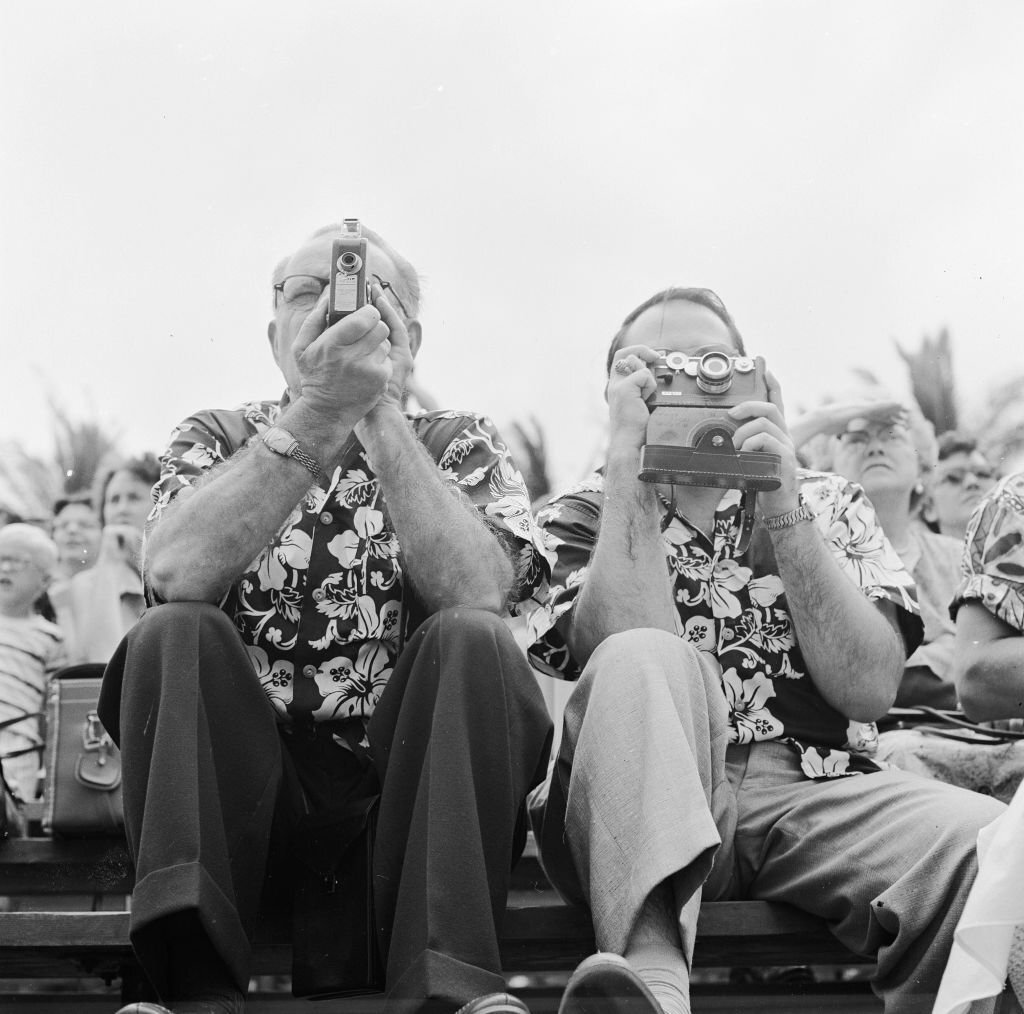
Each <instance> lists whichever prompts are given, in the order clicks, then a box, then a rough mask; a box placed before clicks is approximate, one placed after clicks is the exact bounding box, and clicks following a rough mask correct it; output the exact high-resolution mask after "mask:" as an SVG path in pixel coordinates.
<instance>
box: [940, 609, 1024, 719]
mask: <svg viewBox="0 0 1024 1014" xmlns="http://www.w3.org/2000/svg"><path fill="white" fill-rule="evenodd" d="M953 682H954V683H955V684H956V691H957V696H958V697H959V699H960V706H961V707H962V708H963V709H964V714H966V715H967V717H968V718H970V719H972V720H973V721H975V722H992V721H996V720H998V719H1003V718H1021V717H1024V637H1022V636H1021V635H1020V633H1019V632H1018V631H1016V630H1015V629H1014V628H1013V627H1011V626H1010V625H1009V624H1007V623H1006V622H1005V621H1003V620H1001V619H999V618H998V617H996V616H993V615H992V614H990V613H989V612H988V611H987V610H986V609H985V607H984V606H983V605H981V604H980V603H978V602H967V603H965V604H964V605H963V606H961V608H960V613H959V615H958V616H957V622H956V646H955V648H954V652H953Z"/></svg>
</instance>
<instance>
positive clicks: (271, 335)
mask: <svg viewBox="0 0 1024 1014" xmlns="http://www.w3.org/2000/svg"><path fill="white" fill-rule="evenodd" d="M275 338H277V321H276V320H272V321H271V322H270V323H269V324H268V325H267V341H269V342H270V351H271V353H272V354H273V356H274V360H275V362H276V360H277V346H276V345H275V344H274V339H275Z"/></svg>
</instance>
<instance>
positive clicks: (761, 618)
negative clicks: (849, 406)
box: [530, 471, 921, 778]
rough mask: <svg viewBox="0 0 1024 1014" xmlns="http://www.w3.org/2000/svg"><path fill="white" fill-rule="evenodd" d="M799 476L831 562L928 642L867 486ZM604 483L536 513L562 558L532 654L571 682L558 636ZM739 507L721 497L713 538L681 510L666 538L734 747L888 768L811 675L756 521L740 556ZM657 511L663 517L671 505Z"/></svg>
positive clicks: (691, 637) (808, 768)
mask: <svg viewBox="0 0 1024 1014" xmlns="http://www.w3.org/2000/svg"><path fill="white" fill-rule="evenodd" d="M799 480H800V487H801V493H802V495H803V498H804V501H805V502H806V503H807V504H808V506H809V507H810V508H811V510H812V511H813V512H814V514H815V515H816V519H815V522H814V524H815V525H816V526H817V528H818V531H819V532H820V533H821V536H822V538H823V539H824V540H825V542H826V544H827V545H828V547H829V549H830V550H831V552H832V555H833V557H834V558H835V559H836V560H837V561H838V563H839V565H840V567H841V569H842V570H843V572H844V573H845V574H846V575H847V576H848V577H849V578H850V580H852V581H853V582H854V583H855V584H856V585H857V586H858V587H859V588H860V589H861V590H862V591H863V593H864V594H865V595H866V596H867V597H868V598H869V599H872V600H875V601H883V600H884V601H889V602H893V603H895V605H896V606H897V607H898V613H899V615H900V623H901V626H902V628H903V634H904V639H905V640H906V641H907V650H908V652H909V651H912V650H913V649H914V648H915V647H916V646H917V644H918V643H919V642H920V639H921V624H920V620H919V618H918V616H917V611H918V610H917V602H916V599H915V595H914V586H913V581H912V579H911V577H910V575H909V574H908V573H907V571H906V569H905V568H904V566H903V564H902V562H901V561H900V558H899V557H898V556H897V555H896V552H895V551H894V550H893V549H892V547H891V546H890V545H889V543H888V541H886V539H885V537H884V536H883V534H882V529H881V527H880V526H879V524H878V521H877V519H876V517H875V512H874V509H873V508H872V507H871V505H870V503H869V502H868V501H867V499H866V498H865V496H864V493H863V490H861V488H860V487H859V486H856V485H854V484H852V483H850V482H847V481H846V480H845V479H843V478H841V477H839V476H836V475H827V474H824V473H819V472H804V471H801V472H800V473H799ZM603 485H604V482H603V477H602V476H601V475H600V474H595V475H594V476H593V477H592V478H590V479H589V480H587V481H586V482H584V483H581V484H580V485H578V486H577V487H575V488H574V489H573V490H571V491H570V492H569V493H567V494H565V495H563V496H561V497H559V498H557V499H556V500H554V501H553V502H552V503H550V504H548V505H547V506H546V507H544V508H542V509H541V511H540V512H539V514H538V520H539V522H540V525H541V527H542V528H543V530H544V535H545V538H546V540H547V541H548V544H549V545H550V546H551V548H553V549H554V550H555V552H556V553H557V562H556V564H555V567H554V572H553V574H552V578H551V587H550V589H549V593H548V596H547V600H546V602H545V603H544V606H543V607H542V608H541V609H539V610H537V611H536V612H535V613H534V614H533V616H532V617H531V620H530V633H531V641H532V644H531V647H530V657H531V661H532V662H533V663H534V664H535V665H536V666H537V668H539V669H540V670H541V671H542V672H546V673H548V674H550V675H553V676H561V677H563V678H566V679H575V678H577V677H578V676H579V674H580V668H579V665H578V663H577V662H576V660H575V659H574V658H573V657H572V654H571V653H570V651H569V648H568V646H567V645H566V642H565V640H564V636H563V634H564V631H565V630H566V628H567V626H568V623H569V622H570V620H571V616H570V615H569V614H570V611H571V610H572V608H573V604H574V603H575V601H576V597H577V595H578V594H579V590H580V588H581V587H582V585H583V583H584V582H585V581H586V579H587V570H588V565H589V560H590V555H591V553H592V551H593V549H594V546H595V545H596V542H597V534H598V529H599V526H600V508H601V502H602V498H603ZM741 503H742V498H741V495H740V493H739V492H738V491H736V490H729V491H727V492H726V493H725V494H724V496H723V498H722V501H721V503H720V504H719V507H718V510H717V512H716V515H715V527H714V538H713V540H709V539H708V538H707V537H706V536H705V535H704V534H703V533H701V532H700V531H698V530H697V529H695V528H693V527H691V526H690V525H689V524H688V523H687V522H686V521H685V520H683V519H682V518H681V517H680V516H679V515H678V514H673V516H672V519H671V521H669V522H668V524H667V526H666V528H665V530H664V534H663V536H662V538H663V542H664V547H665V561H666V565H667V566H668V569H669V574H670V575H671V578H672V584H673V588H674V592H675V598H676V605H677V616H676V632H677V633H678V635H679V636H680V637H683V638H685V639H687V640H688V641H690V642H691V644H693V645H694V647H696V648H698V649H700V650H701V651H706V652H708V653H710V654H712V655H714V656H715V658H716V659H717V661H718V663H719V666H720V667H721V673H722V676H721V678H722V693H723V694H724V695H725V699H726V702H727V704H728V707H729V716H730V724H731V729H730V738H731V740H732V742H734V743H750V742H754V741H756V740H769V739H778V740H781V741H783V742H785V743H787V744H788V745H790V746H791V747H792V748H793V749H794V750H795V751H796V752H797V753H798V754H799V755H800V759H801V765H802V768H803V771H804V773H805V774H806V775H807V776H808V777H809V778H827V777H837V776H841V775H849V774H859V773H864V772H869V771H877V770H879V767H880V766H881V765H879V764H876V763H875V762H873V761H872V760H870V759H869V757H868V753H870V752H871V748H872V747H873V745H874V744H873V737H874V735H875V734H874V730H873V727H871V726H870V725H869V726H867V727H864V726H862V725H861V724H860V723H851V722H848V720H847V719H846V718H845V717H843V716H842V715H841V714H840V713H839V712H838V711H836V710H835V709H834V708H833V707H832V706H831V705H829V704H828V703H827V702H826V701H825V699H824V698H823V697H822V696H821V694H820V693H819V692H818V690H817V688H816V687H815V685H814V682H813V681H812V680H811V678H810V677H809V676H808V675H807V673H806V668H805V665H804V660H803V656H802V654H801V652H800V645H799V644H798V643H797V640H796V636H795V633H794V630H793V625H792V622H791V620H790V616H789V610H788V607H787V605H786V594H785V590H784V589H783V587H782V581H781V579H780V578H779V576H778V567H777V565H776V562H775V556H774V552H773V549H772V544H771V540H770V538H769V536H768V532H767V531H766V530H765V529H764V528H763V527H762V526H761V525H760V524H757V525H755V527H754V531H753V536H752V538H751V542H750V545H749V547H748V548H747V550H746V552H745V553H744V554H743V555H742V556H739V557H738V556H737V555H736V546H737V543H738V540H739V534H740V526H741V521H742V514H741ZM662 510H663V514H667V508H666V507H664V506H663V507H662Z"/></svg>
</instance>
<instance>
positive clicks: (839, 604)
mask: <svg viewBox="0 0 1024 1014" xmlns="http://www.w3.org/2000/svg"><path fill="white" fill-rule="evenodd" d="M771 535H772V543H773V545H774V549H775V557H776V560H777V561H778V567H779V576H780V577H781V579H782V585H783V587H784V588H785V590H786V601H787V603H788V605H789V610H790V617H791V619H792V621H793V628H794V630H795V632H796V637H797V641H798V643H799V645H800V651H801V653H802V654H803V657H804V662H805V663H806V665H807V671H808V675H809V676H810V677H811V679H812V680H813V681H814V684H815V686H816V687H817V688H818V691H819V692H820V693H821V695H822V697H824V698H825V700H826V701H828V703H829V704H831V705H832V707H834V708H835V709H836V710H837V711H839V712H840V713H841V714H843V715H845V716H846V717H847V718H850V719H854V720H856V721H862V722H869V721H874V720H875V719H877V718H879V717H881V716H882V715H884V714H885V712H886V711H888V709H889V708H890V707H891V706H892V703H893V701H894V700H895V699H896V690H897V687H898V686H899V681H900V676H901V674H902V672H903V665H904V651H903V644H902V640H901V638H900V636H899V635H898V634H897V633H896V631H895V630H894V629H893V627H892V625H891V624H890V622H889V620H888V619H887V618H886V616H885V615H883V613H882V612H881V611H880V610H879V609H878V607H877V606H876V605H875V604H874V603H872V602H871V601H870V600H868V599H867V598H865V597H864V595H863V594H862V593H861V591H860V589H859V588H857V587H856V585H855V584H854V583H853V581H851V580H850V579H849V578H848V577H847V575H845V574H844V573H843V572H842V570H841V569H840V567H839V564H838V563H837V562H836V560H835V559H833V557H832V554H831V553H830V552H829V550H828V547H827V546H826V544H825V541H824V539H823V538H822V537H821V534H820V532H819V531H818V529H817V528H816V527H815V526H814V524H812V523H809V522H803V523H801V524H796V525H793V526H791V527H789V528H783V529H780V530H778V531H774V532H772V533H771Z"/></svg>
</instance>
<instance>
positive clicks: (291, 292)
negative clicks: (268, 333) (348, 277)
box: [274, 275, 409, 320]
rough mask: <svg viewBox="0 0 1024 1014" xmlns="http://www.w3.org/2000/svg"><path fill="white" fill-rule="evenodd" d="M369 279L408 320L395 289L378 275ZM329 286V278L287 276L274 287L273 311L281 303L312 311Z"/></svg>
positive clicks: (295, 308) (407, 313) (403, 305)
mask: <svg viewBox="0 0 1024 1014" xmlns="http://www.w3.org/2000/svg"><path fill="white" fill-rule="evenodd" d="M370 277H371V278H372V279H373V280H374V281H375V282H376V283H377V284H378V285H379V286H380V287H381V288H382V289H383V290H384V291H385V292H386V293H387V294H388V299H393V300H394V301H395V302H396V303H397V304H398V308H399V309H400V310H401V311H402V314H403V315H404V316H405V318H406V319H407V320H408V319H409V311H408V310H407V309H406V308H405V303H403V302H402V300H401V298H400V297H399V295H398V293H397V292H396V291H395V287H394V286H393V285H392V284H391V283H390V282H388V281H385V280H384V279H383V278H381V276H380V275H370ZM330 284H331V280H330V279H329V278H321V277H320V276H319V275H287V276H285V277H284V278H282V279H281V281H279V282H276V283H275V285H274V309H275V310H276V309H277V307H278V305H279V304H280V303H281V302H283V303H284V305H285V306H287V307H289V308H290V309H292V310H312V309H313V307H314V306H316V301H317V300H318V299H319V298H320V297H321V296H322V295H323V291H324V289H326V288H327V286H328V285H330Z"/></svg>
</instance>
